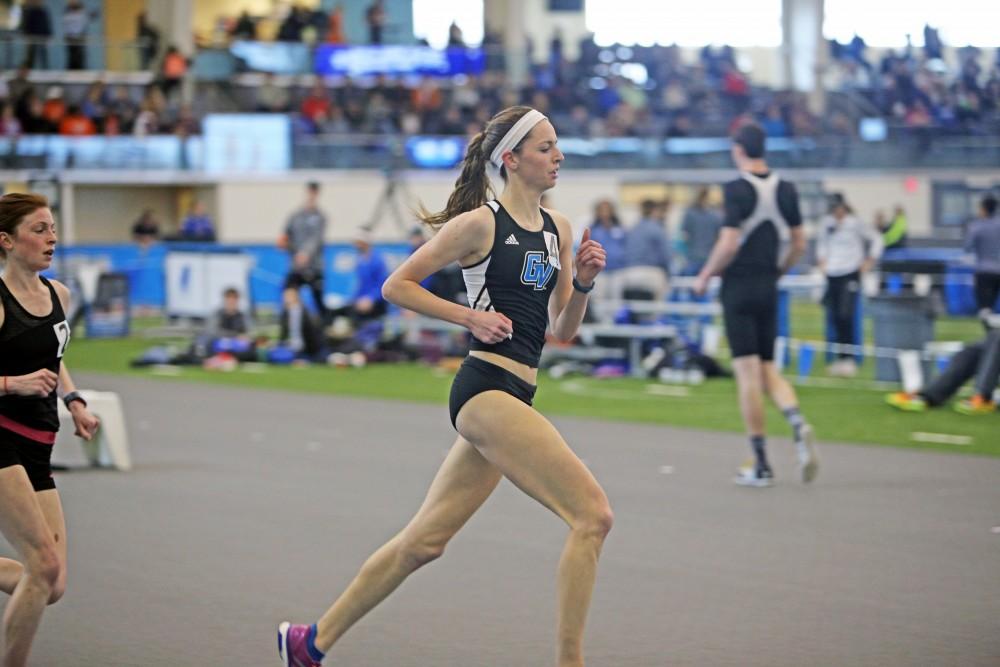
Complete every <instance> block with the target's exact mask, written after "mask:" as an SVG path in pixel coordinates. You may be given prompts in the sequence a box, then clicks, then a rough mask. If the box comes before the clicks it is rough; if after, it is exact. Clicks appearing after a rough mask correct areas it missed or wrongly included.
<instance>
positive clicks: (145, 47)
mask: <svg viewBox="0 0 1000 667" xmlns="http://www.w3.org/2000/svg"><path fill="white" fill-rule="evenodd" d="M135 41H136V42H137V43H138V45H139V66H140V67H141V68H142V69H143V70H148V69H150V68H151V67H152V65H153V62H154V61H155V60H156V56H157V54H158V53H159V52H160V31H159V30H157V29H156V28H155V27H154V26H153V25H152V24H151V23H150V22H149V21H148V20H147V18H146V12H139V14H138V15H137V16H136V17H135Z"/></svg>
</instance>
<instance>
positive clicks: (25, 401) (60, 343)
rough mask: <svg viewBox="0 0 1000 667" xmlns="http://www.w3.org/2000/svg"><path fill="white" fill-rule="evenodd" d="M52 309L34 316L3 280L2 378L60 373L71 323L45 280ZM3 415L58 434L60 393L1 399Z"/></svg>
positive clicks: (0, 288) (0, 292) (0, 297)
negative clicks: (57, 407) (47, 370)
mask: <svg viewBox="0 0 1000 667" xmlns="http://www.w3.org/2000/svg"><path fill="white" fill-rule="evenodd" d="M40 279H41V281H42V283H44V284H45V286H46V287H47V288H48V289H49V295H50V296H51V298H52V310H51V312H49V314H47V315H43V316H41V317H39V316H37V315H32V314H31V313H29V312H28V311H27V310H25V309H24V307H23V306H22V305H21V304H20V303H18V301H17V299H15V298H14V295H13V294H11V293H10V290H9V289H7V285H6V283H4V282H3V280H2V279H0V301H2V302H3V326H0V375H6V376H11V375H28V374H29V373H34V372H35V371H38V370H41V369H43V368H47V369H49V370H50V371H52V372H53V373H56V374H58V373H59V363H60V361H62V356H63V353H64V352H65V351H66V345H67V344H68V343H69V324H68V323H67V322H66V314H65V313H64V312H63V308H62V303H60V301H59V296H58V295H57V294H56V290H55V288H54V287H52V283H50V282H49V281H48V280H46V279H45V278H40ZM0 415H3V416H4V417H8V418H9V419H11V420H13V421H16V422H17V423H19V424H22V425H24V426H30V427H31V428H34V429H38V430H40V431H53V432H54V431H58V430H59V413H58V412H57V411H56V392H55V391H53V392H51V393H50V394H49V395H48V396H44V397H41V396H17V395H12V394H5V395H3V396H0Z"/></svg>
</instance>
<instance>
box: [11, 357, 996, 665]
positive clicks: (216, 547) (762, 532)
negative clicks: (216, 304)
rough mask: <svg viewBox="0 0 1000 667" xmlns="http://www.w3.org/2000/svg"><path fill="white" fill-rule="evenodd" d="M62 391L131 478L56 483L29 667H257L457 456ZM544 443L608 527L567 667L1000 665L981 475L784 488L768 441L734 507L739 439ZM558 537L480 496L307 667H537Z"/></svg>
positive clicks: (345, 410)
mask: <svg viewBox="0 0 1000 667" xmlns="http://www.w3.org/2000/svg"><path fill="white" fill-rule="evenodd" d="M341 372H350V371H341ZM78 384H80V385H81V386H84V387H88V388H94V389H105V390H113V391H117V392H119V393H120V395H121V396H122V399H123V401H124V403H125V406H126V410H127V416H128V425H129V434H130V438H131V449H132V457H133V460H134V462H135V469H134V470H133V471H132V472H130V473H117V472H109V471H97V470H74V471H72V472H67V473H61V474H59V475H58V477H57V483H58V485H59V489H60V491H61V493H62V498H63V503H64V505H65V507H66V515H67V522H68V528H69V547H70V558H69V560H70V566H69V588H68V592H67V594H66V596H65V598H64V599H63V600H62V601H61V602H60V603H59V604H57V605H55V606H54V607H51V608H50V609H49V610H48V611H47V613H46V616H45V618H44V620H43V624H42V628H41V631H40V633H39V636H38V638H37V641H36V644H35V650H34V653H33V660H32V664H33V665H40V666H46V665H53V666H55V665H60V666H67V667H83V666H85V665H95V666H101V667H117V666H126V665H127V666H133V665H134V666H136V667H140V666H141V667H161V666H162V667H181V666H188V665H190V666H195V665H208V666H210V667H223V666H230V665H232V666H237V665H239V666H244V667H256V666H264V667H268V666H275V667H276V666H277V665H278V664H279V661H278V657H277V652H276V644H275V628H276V626H277V624H278V622H279V621H282V620H286V619H291V620H295V621H299V622H303V621H309V622H312V621H313V620H315V619H316V618H317V617H318V616H319V615H320V613H322V612H323V611H324V610H325V609H326V607H327V606H328V604H329V603H330V602H331V601H332V600H333V598H334V596H335V595H336V594H337V593H338V592H339V591H341V590H342V589H343V588H344V586H345V585H346V584H347V583H348V581H349V580H350V579H351V577H352V576H353V575H354V574H355V572H356V571H357V568H358V567H359V566H360V565H361V563H362V561H363V560H364V559H365V558H366V557H367V556H368V555H369V553H371V551H373V550H374V549H375V548H376V547H378V546H379V545H380V544H381V543H382V542H383V541H384V540H386V539H388V538H389V537H391V536H392V535H393V534H394V533H395V532H396V531H397V530H399V529H400V528H401V527H402V526H403V525H404V523H405V522H406V521H407V520H408V519H409V517H410V516H411V514H412V513H413V512H414V511H415V510H416V509H417V506H418V504H419V503H420V501H421V499H422V497H423V494H424V492H425V490H426V488H427V485H428V484H429V482H430V480H431V478H432V476H433V474H434V472H435V470H436V468H437V466H438V465H439V464H440V463H441V461H442V459H443V457H444V454H445V452H446V450H447V448H448V447H449V446H450V444H451V442H452V440H453V439H454V432H453V431H452V430H451V425H450V424H449V422H448V417H447V410H446V407H445V406H444V405H443V404H442V405H437V406H434V405H415V404H408V403H396V402H382V401H370V400H358V399H347V398H337V397H330V396H315V395H292V394H285V393H277V392H266V391H251V390H239V389H232V388H224V387H216V386H205V385H195V384H187V383H183V382H178V381H167V380H154V379H139V378H115V377H107V376H87V375H85V374H80V376H79V378H78ZM544 389H545V388H544V387H543V388H542V390H543V391H544ZM733 400H734V402H735V396H734V397H733ZM676 405H677V404H676V402H674V403H672V402H671V399H669V398H664V404H663V409H664V410H670V409H676ZM849 418H850V415H845V419H849ZM983 418H985V419H991V418H992V419H996V417H995V416H987V417H983ZM554 421H555V423H556V425H557V426H558V427H559V428H560V430H561V431H562V433H563V435H564V436H565V437H566V439H567V440H568V441H569V443H570V444H571V445H572V446H573V448H574V449H575V450H576V451H577V453H578V454H579V455H580V456H581V457H582V458H583V459H584V460H585V461H586V463H587V464H588V465H589V466H590V468H591V469H592V470H593V472H594V474H595V476H596V477H597V479H598V480H599V481H600V482H601V483H602V484H603V486H604V487H605V489H606V490H607V493H608V495H609V497H610V499H611V502H612V506H613V508H614V511H615V516H616V523H615V527H614V530H613V531H612V533H611V535H610V536H609V539H608V541H607V543H606V545H605V550H604V555H603V557H602V560H601V565H600V572H599V575H598V582H597V588H596V591H595V594H594V600H593V606H592V609H591V614H590V620H589V624H588V633H587V641H586V650H587V665H588V667H647V666H649V667H652V666H657V667H659V666H665V665H698V666H709V667H713V666H717V665H734V666H735V665H740V666H744V665H769V666H780V665H789V666H807V665H808V666H813V665H831V666H833V665H836V666H841V665H880V666H882V665H888V666H896V665H962V666H963V667H971V666H974V665H983V666H986V665H994V666H995V665H998V664H1000V459H996V458H981V457H973V456H963V455H947V454H940V453H929V452H927V453H925V452H917V451H912V450H902V449H892V448H886V447H860V446H853V445H847V444H833V443H825V444H823V445H822V449H821V450H820V452H821V455H822V463H823V465H822V469H821V472H820V476H819V479H818V480H817V482H816V483H815V484H814V485H812V486H810V487H804V486H802V485H801V484H799V483H798V482H797V481H796V479H795V467H794V456H793V448H792V446H791V443H790V442H788V440H786V439H774V440H773V441H772V442H771V452H772V459H773V462H774V465H775V470H776V475H777V484H776V486H775V487H774V488H771V489H763V490H757V489H745V488H737V487H735V486H733V485H732V484H731V482H730V478H731V476H732V473H733V472H734V469H735V467H736V466H737V464H738V463H739V462H740V461H741V460H742V459H743V457H744V455H745V453H746V450H745V444H744V439H743V438H742V437H741V436H739V435H737V434H728V433H727V434H718V433H708V432H698V431H685V430H678V429H673V428H665V427H654V426H640V425H630V424H620V423H611V422H599V421H588V420H582V419H568V418H557V419H555V420H554ZM998 424H1000V420H998ZM785 430H786V429H785V428H784V427H783V428H782V432H784V431H785ZM997 432H998V433H1000V427H998V429H997ZM819 435H820V437H822V434H819ZM998 437H1000V436H998ZM58 453H59V452H58V451H57V454H58ZM66 453H67V452H64V455H65V454H66ZM68 453H70V454H72V453H73V452H68ZM565 533H566V529H565V526H564V525H563V524H562V523H561V522H560V521H559V520H558V519H557V518H556V517H555V516H553V515H552V514H550V513H549V512H548V511H547V510H545V509H543V508H542V507H541V506H539V505H537V504H536V503H535V502H533V501H532V500H530V499H528V498H527V497H526V496H524V495H522V494H521V493H520V492H519V491H518V490H517V489H515V488H514V487H513V486H512V485H511V484H509V483H502V484H501V485H500V487H499V488H498V490H497V491H496V492H495V493H494V496H493V497H492V498H491V499H490V500H489V501H488V502H487V503H486V504H485V505H484V506H483V508H482V509H481V510H480V512H479V513H478V514H477V515H476V516H475V517H474V518H473V519H472V520H471V521H470V522H469V524H468V525H467V526H466V527H465V529H464V530H463V531H462V532H461V533H459V535H458V536H457V537H456V538H455V540H454V541H453V542H452V543H451V544H450V545H449V547H448V551H447V553H446V554H445V556H444V557H443V558H442V559H441V560H439V561H437V562H435V563H433V564H431V565H429V566H428V567H427V568H425V569H423V570H421V571H419V572H417V573H416V574H415V575H414V576H413V577H412V578H411V579H410V580H409V581H407V582H406V583H404V585H403V586H402V587H401V588H400V589H399V590H398V591H397V592H396V593H395V594H394V595H393V596H392V597H390V598H389V599H388V601H387V602H386V603H385V604H383V605H382V606H381V607H379V608H377V609H376V610H375V611H374V612H373V613H372V614H371V615H370V616H369V617H367V618H365V619H364V620H363V621H362V622H361V623H360V624H359V625H357V626H356V627H355V628H354V629H353V630H352V631H351V632H349V633H348V634H347V635H346V636H345V638H344V639H343V641H342V642H341V643H340V644H339V645H338V646H336V647H335V648H334V650H333V651H332V652H331V655H330V656H329V658H330V659H329V660H328V663H329V664H330V665H332V666H334V667H551V666H552V665H553V664H554V660H553V657H552V656H553V655H554V649H553V646H554V631H555V583H554V575H555V570H556V563H557V559H558V557H559V552H560V549H561V545H562V541H563V539H564V537H565ZM0 553H2V554H3V555H10V553H11V552H10V548H9V547H8V546H7V545H6V543H2V542H0Z"/></svg>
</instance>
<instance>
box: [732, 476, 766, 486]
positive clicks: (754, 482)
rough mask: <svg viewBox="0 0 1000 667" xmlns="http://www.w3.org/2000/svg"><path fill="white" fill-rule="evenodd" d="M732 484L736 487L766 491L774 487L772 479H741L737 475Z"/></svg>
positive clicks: (741, 477)
mask: <svg viewBox="0 0 1000 667" xmlns="http://www.w3.org/2000/svg"><path fill="white" fill-rule="evenodd" d="M733 484H735V485H736V486H746V487H749V488H751V489H766V488H767V487H769V486H774V480H773V479H754V478H752V477H743V476H741V475H737V476H736V477H733Z"/></svg>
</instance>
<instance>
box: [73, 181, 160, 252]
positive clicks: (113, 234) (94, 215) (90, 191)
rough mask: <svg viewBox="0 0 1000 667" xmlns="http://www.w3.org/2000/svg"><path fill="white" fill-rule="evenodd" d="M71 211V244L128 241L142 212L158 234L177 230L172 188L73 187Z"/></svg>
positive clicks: (126, 186)
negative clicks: (149, 216) (157, 224)
mask: <svg viewBox="0 0 1000 667" xmlns="http://www.w3.org/2000/svg"><path fill="white" fill-rule="evenodd" d="M73 207H74V210H73V214H72V218H71V219H72V220H73V226H74V235H73V239H74V242H75V243H107V242H114V243H120V242H124V241H128V240H129V239H130V238H131V231H132V224H133V223H134V222H135V221H136V219H137V218H138V217H139V215H140V214H141V213H142V211H143V210H144V209H146V208H150V209H152V210H153V212H154V214H155V215H156V218H157V219H158V220H159V221H160V232H161V233H170V232H171V231H173V230H174V229H176V227H177V220H178V211H177V188H176V186H149V185H89V184H88V185H76V186H74V187H73Z"/></svg>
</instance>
